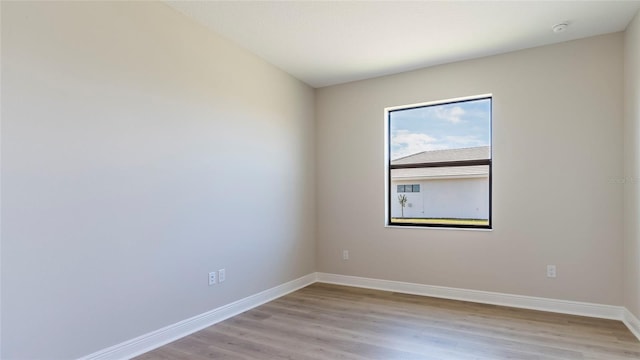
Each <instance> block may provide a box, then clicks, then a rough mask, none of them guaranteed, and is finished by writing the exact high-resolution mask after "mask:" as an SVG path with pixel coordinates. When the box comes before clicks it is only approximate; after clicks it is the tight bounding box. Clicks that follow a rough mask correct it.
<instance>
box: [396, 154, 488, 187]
mask: <svg viewBox="0 0 640 360" xmlns="http://www.w3.org/2000/svg"><path fill="white" fill-rule="evenodd" d="M490 158H491V147H490V146H479V147H471V148H462V149H446V150H432V151H423V152H419V153H416V154H411V155H408V156H405V157H401V158H399V159H396V160H393V161H391V165H406V164H420V163H436V162H445V161H464V160H482V159H490ZM488 175H489V166H488V165H474V166H446V167H427V168H408V169H392V170H391V179H393V180H396V181H397V180H419V179H434V178H449V179H450V178H473V177H486V176H488Z"/></svg>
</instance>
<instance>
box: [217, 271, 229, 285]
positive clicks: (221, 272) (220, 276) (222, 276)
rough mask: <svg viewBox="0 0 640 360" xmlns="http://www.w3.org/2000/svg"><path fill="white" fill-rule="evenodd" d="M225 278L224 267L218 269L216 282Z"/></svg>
mask: <svg viewBox="0 0 640 360" xmlns="http://www.w3.org/2000/svg"><path fill="white" fill-rule="evenodd" d="M226 278H227V271H226V270H225V269H220V270H218V282H223V281H225V280H226Z"/></svg>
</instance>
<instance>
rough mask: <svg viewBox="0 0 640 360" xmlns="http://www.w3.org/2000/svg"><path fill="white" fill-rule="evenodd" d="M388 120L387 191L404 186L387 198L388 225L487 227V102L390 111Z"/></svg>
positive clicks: (489, 166)
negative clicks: (388, 175) (388, 176)
mask: <svg viewBox="0 0 640 360" xmlns="http://www.w3.org/2000/svg"><path fill="white" fill-rule="evenodd" d="M388 121H389V124H388V126H389V133H388V134H389V138H388V139H387V141H388V145H389V155H390V158H389V165H390V168H391V170H390V190H391V189H394V188H395V187H396V186H397V183H398V182H403V183H404V184H403V185H402V192H401V191H400V190H401V188H400V186H398V187H397V191H396V192H393V191H392V193H391V194H388V196H389V197H388V200H389V209H388V211H389V215H390V219H389V222H390V223H392V224H393V223H408V224H413V225H425V226H429V225H438V226H480V227H488V226H490V218H491V201H490V199H491V184H490V181H491V176H490V174H491V163H490V159H491V98H483V99H477V100H465V101H458V102H451V103H442V104H435V105H428V106H416V107H407V108H405V109H397V110H391V111H389V118H388ZM483 160H484V161H483ZM449 163H450V164H449ZM465 163H466V164H465ZM407 182H409V184H408V185H405V184H406V183H407Z"/></svg>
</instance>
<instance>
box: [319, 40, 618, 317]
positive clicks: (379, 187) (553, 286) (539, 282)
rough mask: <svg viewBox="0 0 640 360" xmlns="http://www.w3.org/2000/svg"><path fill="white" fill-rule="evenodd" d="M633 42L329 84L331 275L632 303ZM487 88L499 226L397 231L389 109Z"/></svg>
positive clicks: (326, 174)
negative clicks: (628, 55) (627, 226)
mask: <svg viewBox="0 0 640 360" xmlns="http://www.w3.org/2000/svg"><path fill="white" fill-rule="evenodd" d="M622 46H623V35H622V34H621V33H617V34H611V35H606V36H600V37H594V38H588V39H584V40H578V41H572V42H566V43H561V44H557V45H552V46H545V47H540V48H535V49H530V50H524V51H518V52H514V53H509V54H504V55H499V56H493V57H487V58H482V59H477V60H472V61H464V62H459V63H453V64H448V65H443V66H438V67H433V68H427V69H422V70H418V71H413V72H408V73H403V74H398V75H393V76H386V77H381V78H377V79H371V80H365V81H359V82H353V83H349V84H343V85H337V86H332V87H328V88H323V89H319V90H318V91H317V96H316V99H317V100H316V121H317V134H316V140H317V174H318V180H317V181H318V184H317V193H318V194H317V202H318V205H317V209H318V210H317V212H318V225H317V226H318V232H317V233H318V239H317V241H318V253H317V259H318V260H317V262H318V271H322V272H330V273H338V274H345V275H354V276H363V277H371V278H377V279H389V280H397V281H406V282H413V283H420V284H429V285H441V286H449V287H457V288H465V289H478V290H485V291H497V292H504V293H510V294H522V295H530V296H539V297H548V298H554V299H566V300H576V301H586V302H593V303H602V304H610V305H621V304H622V293H623V290H622V263H621V259H622V191H623V189H622V185H621V184H620V181H619V179H620V178H621V177H622V176H623V170H622V153H623V152H622V148H623V146H622V138H621V134H622V124H623V121H622V117H623V116H622V96H623V94H622V78H623V75H622V53H623V49H622ZM486 93H492V94H493V115H494V116H493V159H494V168H493V175H494V180H493V225H494V230H493V231H491V232H487V231H462V230H457V231H456V230H435V229H431V230H427V229H406V228H385V227H384V162H383V156H384V155H383V144H384V138H383V136H384V135H383V131H384V129H383V124H384V119H383V109H384V108H385V107H389V106H397V105H404V104H412V103H418V102H428V101H435V100H442V99H448V98H457V97H464V96H471V95H478V94H486ZM342 249H348V250H350V260H348V261H343V260H342V258H341V253H342V252H341V251H342ZM547 264H555V265H557V269H558V277H557V278H556V279H548V278H546V273H545V272H546V265H547Z"/></svg>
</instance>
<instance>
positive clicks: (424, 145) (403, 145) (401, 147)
mask: <svg viewBox="0 0 640 360" xmlns="http://www.w3.org/2000/svg"><path fill="white" fill-rule="evenodd" d="M437 142H438V140H437V139H436V138H434V137H431V136H429V135H427V134H419V133H411V132H409V131H408V130H397V131H394V133H393V136H392V137H391V148H392V149H393V151H392V154H391V155H392V158H393V159H397V158H401V157H404V156H407V155H411V154H415V153H419V152H423V151H430V150H438V149H442V148H443V146H442V145H438V144H436V143H437Z"/></svg>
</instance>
